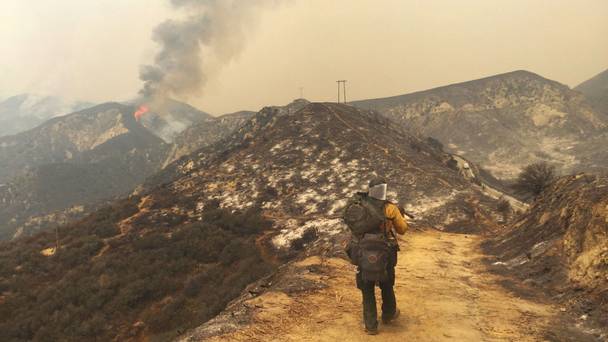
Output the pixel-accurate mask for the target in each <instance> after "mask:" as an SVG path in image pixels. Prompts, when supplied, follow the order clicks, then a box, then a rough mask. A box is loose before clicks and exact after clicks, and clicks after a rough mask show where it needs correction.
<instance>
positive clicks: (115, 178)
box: [0, 103, 168, 238]
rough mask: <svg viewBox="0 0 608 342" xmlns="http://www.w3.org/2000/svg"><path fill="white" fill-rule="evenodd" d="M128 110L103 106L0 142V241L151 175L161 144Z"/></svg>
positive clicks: (123, 190)
mask: <svg viewBox="0 0 608 342" xmlns="http://www.w3.org/2000/svg"><path fill="white" fill-rule="evenodd" d="M134 110H135V108H133V107H130V106H125V105H121V104H118V103H105V104H101V105H98V106H95V107H92V108H88V109H85V110H82V111H79V112H76V113H73V114H69V115H66V116H62V117H57V118H53V119H51V120H49V121H47V122H45V123H44V124H42V125H41V126H38V127H36V128H34V129H32V130H30V131H27V132H23V133H19V134H17V135H13V136H7V137H2V138H0V165H2V167H1V168H0V182H1V183H4V185H3V186H2V187H0V238H9V237H14V236H19V235H23V234H30V233H32V232H35V231H37V230H38V229H42V228H44V227H46V226H48V225H49V224H56V222H54V221H55V220H56V215H61V214H59V213H55V214H53V215H51V214H52V213H54V212H55V211H58V210H65V209H69V208H71V207H74V206H84V205H92V204H94V203H96V202H97V201H99V200H102V199H110V198H112V197H113V196H117V195H124V194H127V193H128V192H129V191H130V190H131V189H133V188H134V187H135V186H136V185H138V184H139V183H141V182H143V180H144V179H145V178H146V177H147V176H149V175H151V174H153V173H155V172H157V171H158V170H159V169H160V167H161V165H162V162H163V161H164V159H165V155H166V151H167V149H168V146H167V145H166V144H165V143H164V142H163V141H162V140H161V139H160V138H158V137H156V136H155V135H154V134H152V133H150V132H149V131H148V130H147V129H146V128H144V127H143V126H141V125H140V124H139V123H138V122H137V121H136V120H135V119H134V117H133V112H134ZM74 212H75V213H78V212H79V210H76V211H74ZM48 215H50V216H48ZM59 221H61V220H59Z"/></svg>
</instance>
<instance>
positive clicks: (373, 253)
mask: <svg viewBox="0 0 608 342" xmlns="http://www.w3.org/2000/svg"><path fill="white" fill-rule="evenodd" d="M358 245H359V246H358V253H357V254H358V256H357V259H358V260H357V261H358V262H357V266H359V270H360V271H361V277H362V278H363V281H366V282H376V281H378V282H384V281H387V280H388V265H389V260H390V255H391V245H390V244H389V242H388V240H387V238H386V235H384V234H383V233H380V234H365V235H364V236H363V238H362V239H361V240H359V243H358Z"/></svg>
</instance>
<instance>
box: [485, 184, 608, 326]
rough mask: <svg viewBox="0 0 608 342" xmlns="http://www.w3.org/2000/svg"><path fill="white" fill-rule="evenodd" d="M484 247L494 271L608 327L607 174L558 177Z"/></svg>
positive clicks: (581, 319) (584, 319)
mask: <svg viewBox="0 0 608 342" xmlns="http://www.w3.org/2000/svg"><path fill="white" fill-rule="evenodd" d="M488 249H489V250H490V251H491V252H493V253H495V254H497V255H498V257H499V260H498V261H497V262H495V263H494V266H495V267H496V268H497V269H498V270H499V271H506V272H513V271H515V272H516V273H517V274H518V275H519V276H520V277H521V278H522V279H525V283H527V284H529V285H530V286H532V287H536V288H540V289H543V290H544V291H547V292H548V293H549V294H551V295H552V296H554V297H555V298H557V299H559V300H561V301H563V302H564V303H565V304H564V306H565V307H566V310H568V311H569V312H571V313H573V314H578V315H580V321H581V323H584V321H587V320H589V321H596V322H598V323H599V325H600V326H604V327H607V326H608V178H607V177H598V176H593V175H589V174H578V175H574V176H568V177H563V178H561V179H559V180H558V181H556V182H555V183H554V184H553V185H552V186H550V187H549V188H548V189H547V190H546V191H544V192H543V194H542V196H541V197H540V198H539V199H538V200H537V201H536V202H535V203H534V204H533V205H532V207H531V208H530V210H529V211H528V212H527V213H525V214H524V215H523V216H521V217H520V218H519V219H518V220H517V221H516V222H514V223H513V224H512V225H511V226H510V227H509V230H508V231H507V232H506V233H505V234H504V235H502V236H500V237H498V238H496V239H495V240H494V241H493V242H492V243H490V244H488ZM577 317H579V316H577ZM605 333H606V331H605Z"/></svg>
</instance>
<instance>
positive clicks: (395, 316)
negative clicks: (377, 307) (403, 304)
mask: <svg viewBox="0 0 608 342" xmlns="http://www.w3.org/2000/svg"><path fill="white" fill-rule="evenodd" d="M399 315H401V310H399V309H397V310H396V311H395V313H394V314H393V315H392V316H391V317H382V323H384V324H389V323H391V322H392V321H394V320H396V319H397V317H399Z"/></svg>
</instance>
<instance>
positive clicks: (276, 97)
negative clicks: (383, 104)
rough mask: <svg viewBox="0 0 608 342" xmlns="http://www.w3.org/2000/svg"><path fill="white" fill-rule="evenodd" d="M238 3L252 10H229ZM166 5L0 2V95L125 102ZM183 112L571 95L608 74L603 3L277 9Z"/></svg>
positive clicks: (116, 0)
mask: <svg viewBox="0 0 608 342" xmlns="http://www.w3.org/2000/svg"><path fill="white" fill-rule="evenodd" d="M241 1H250V0H241ZM168 2H169V1H168V0H86V1H85V0H0V97H5V96H9V95H14V94H18V93H22V92H34V93H43V94H56V95H60V96H64V97H67V98H72V99H81V100H89V101H95V102H101V101H108V100H125V99H129V98H133V97H134V96H135V95H136V94H137V91H138V90H139V89H140V86H141V82H140V81H139V79H138V76H139V67H140V65H141V64H146V63H150V62H151V61H152V59H153V57H154V53H155V52H156V46H155V44H154V43H153V42H152V41H151V38H150V37H151V32H152V30H153V28H154V27H155V26H156V25H157V24H159V23H160V22H162V21H163V20H164V19H167V18H170V17H176V16H178V15H179V14H178V13H176V12H175V11H174V10H172V9H171V8H170V6H169V5H168ZM284 3H285V4H284V5H282V6H279V7H277V8H274V9H265V10H263V11H261V12H260V13H259V22H258V23H257V24H255V25H252V27H251V30H250V32H249V33H248V39H247V41H246V46H245V47H244V48H243V51H242V52H241V53H240V55H239V56H238V57H237V58H236V59H235V60H233V61H232V62H230V63H229V64H228V65H225V66H223V67H218V68H217V69H214V70H213V73H212V74H210V75H209V81H208V84H207V86H206V87H205V89H201V95H200V96H197V97H195V98H192V99H190V102H192V103H193V104H194V105H196V106H198V107H199V108H201V109H203V110H206V111H209V112H211V113H214V114H221V113H225V112H230V111H236V110H240V109H251V110H256V109H259V108H261V107H262V106H264V105H269V104H284V103H287V102H289V101H290V100H291V99H293V98H296V97H298V96H299V88H300V87H303V88H304V96H305V97H306V98H308V99H310V100H316V101H326V100H328V101H334V100H335V98H336V84H335V80H337V79H347V80H348V81H349V82H348V97H349V100H350V99H364V98H372V97H381V96H390V95H397V94H403V93H407V92H412V91H417V90H423V89H428V88H432V87H436V86H441V85H445V84H448V83H454V82H460V81H467V80H471V79H475V78H479V77H484V76H488V75H492V74H497V73H502V72H508V71H512V70H516V69H526V70H530V71H533V72H536V73H538V74H541V75H542V76H545V77H547V78H551V79H554V80H557V81H559V82H562V83H565V84H567V85H569V86H575V85H577V84H578V83H580V82H581V81H584V80H586V79H588V78H590V77H591V76H593V75H595V74H597V73H599V72H600V71H603V70H605V69H606V68H608V43H607V41H608V40H607V39H608V20H607V18H608V1H606V0H577V1H574V0H572V1H564V0H545V1H540V0H509V1H506V0H496V1H492V0H467V1H464V0H458V1H456V0H443V1H439V0H437V1H430V0H420V1H410V0H407V1H406V0H287V1H285V2H284Z"/></svg>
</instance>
